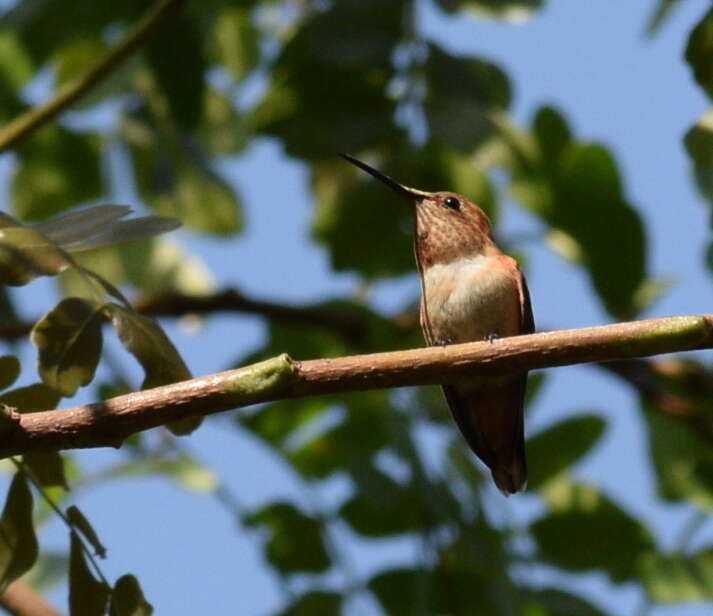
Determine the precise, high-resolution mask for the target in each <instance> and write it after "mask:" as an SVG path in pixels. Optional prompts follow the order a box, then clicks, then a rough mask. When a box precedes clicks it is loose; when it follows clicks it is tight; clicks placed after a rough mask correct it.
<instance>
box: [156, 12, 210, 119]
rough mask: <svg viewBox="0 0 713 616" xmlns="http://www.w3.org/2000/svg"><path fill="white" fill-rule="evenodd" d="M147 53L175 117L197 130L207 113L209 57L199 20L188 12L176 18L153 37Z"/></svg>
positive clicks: (164, 96) (157, 80) (166, 101)
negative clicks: (205, 104)
mask: <svg viewBox="0 0 713 616" xmlns="http://www.w3.org/2000/svg"><path fill="white" fill-rule="evenodd" d="M146 55H147V60H148V65H149V67H150V68H151V71H152V74H153V77H154V79H155V80H156V83H157V84H158V86H159V88H160V90H161V92H162V94H163V98H164V100H165V104H167V105H168V108H169V109H170V111H171V116H172V117H173V119H174V121H175V122H176V124H177V125H178V126H179V127H180V128H181V129H183V130H186V131H190V130H193V129H194V128H196V126H197V125H198V122H199V121H200V119H201V115H202V113H203V96H204V92H205V78H204V73H205V60H204V58H203V49H202V41H201V40H200V35H199V32H198V29H197V27H196V25H195V23H194V22H193V21H192V20H191V19H190V18H189V17H188V16H182V17H180V18H179V19H176V20H173V21H172V22H171V23H170V24H169V25H168V27H166V28H163V29H161V31H160V32H159V33H158V35H157V36H154V37H152V38H151V40H150V41H149V44H148V46H147V48H146Z"/></svg>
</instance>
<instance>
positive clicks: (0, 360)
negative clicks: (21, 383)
mask: <svg viewBox="0 0 713 616" xmlns="http://www.w3.org/2000/svg"><path fill="white" fill-rule="evenodd" d="M20 370H21V366H20V360H19V359H17V357H15V356H14V355H3V356H2V357H0V389H5V388H7V387H10V385H12V384H13V383H14V382H15V381H16V380H17V377H18V376H20Z"/></svg>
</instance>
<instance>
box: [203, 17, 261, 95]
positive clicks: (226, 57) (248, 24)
mask: <svg viewBox="0 0 713 616" xmlns="http://www.w3.org/2000/svg"><path fill="white" fill-rule="evenodd" d="M213 44H214V46H215V54H216V56H217V58H218V61H219V63H220V64H222V65H223V66H225V67H226V68H227V69H228V70H229V71H230V72H231V74H232V75H233V77H234V78H235V79H237V80H238V81H239V80H241V79H242V78H243V77H245V75H247V74H248V73H249V72H251V71H252V70H253V69H255V68H256V67H257V65H258V63H259V62H260V33H259V32H258V30H257V28H256V27H255V26H254V24H253V21H252V18H251V15H250V11H249V10H248V9H245V8H243V7H239V6H227V7H225V9H224V10H223V12H222V13H221V14H220V16H219V17H218V19H217V21H216V23H215V37H214V43H213Z"/></svg>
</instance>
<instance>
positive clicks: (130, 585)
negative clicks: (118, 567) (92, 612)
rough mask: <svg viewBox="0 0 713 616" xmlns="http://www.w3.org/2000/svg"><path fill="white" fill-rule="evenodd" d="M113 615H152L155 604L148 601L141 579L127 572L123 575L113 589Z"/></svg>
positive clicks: (110, 610) (111, 610)
mask: <svg viewBox="0 0 713 616" xmlns="http://www.w3.org/2000/svg"><path fill="white" fill-rule="evenodd" d="M109 612H110V613H111V616H151V614H153V606H152V605H151V604H150V603H149V602H148V601H146V598H145V597H144V593H143V591H142V590H141V586H140V585H139V581H138V580H137V579H136V577H134V576H133V575H131V574H130V573H127V574H126V575H122V576H121V577H120V578H119V579H118V580H117V581H116V584H115V585H114V588H113V590H112V591H111V607H110V608H109Z"/></svg>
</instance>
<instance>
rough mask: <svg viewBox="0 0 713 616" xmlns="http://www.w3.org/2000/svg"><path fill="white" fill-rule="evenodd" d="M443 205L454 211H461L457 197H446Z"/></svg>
mask: <svg viewBox="0 0 713 616" xmlns="http://www.w3.org/2000/svg"><path fill="white" fill-rule="evenodd" d="M443 203H445V204H446V205H447V206H448V207H449V208H451V209H452V210H459V209H460V201H458V199H456V198H455V197H446V198H445V199H444V201H443Z"/></svg>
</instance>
